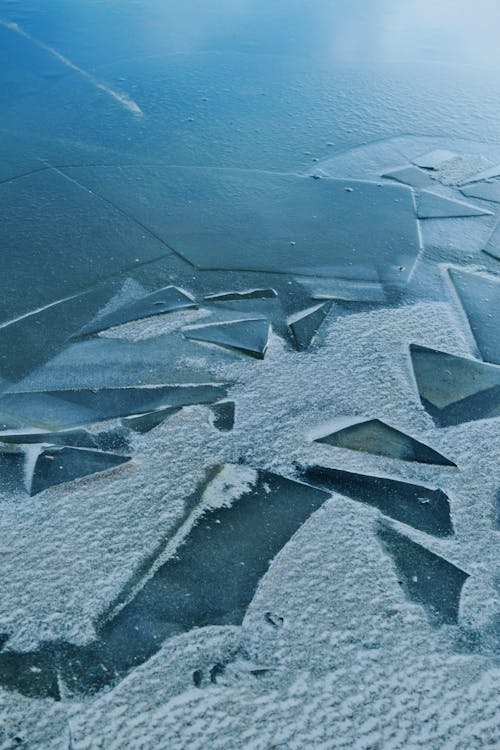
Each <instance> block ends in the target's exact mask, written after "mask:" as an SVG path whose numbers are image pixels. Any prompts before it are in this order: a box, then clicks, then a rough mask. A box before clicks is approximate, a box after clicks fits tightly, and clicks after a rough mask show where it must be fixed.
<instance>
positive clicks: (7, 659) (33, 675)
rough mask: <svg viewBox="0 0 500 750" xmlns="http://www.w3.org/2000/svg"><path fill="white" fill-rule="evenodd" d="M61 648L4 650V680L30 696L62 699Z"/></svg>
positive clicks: (0, 664)
mask: <svg viewBox="0 0 500 750" xmlns="http://www.w3.org/2000/svg"><path fill="white" fill-rule="evenodd" d="M57 656H58V655H57V649H53V648H51V647H47V646H42V647H41V648H40V649H39V650H38V651H31V652H26V653H23V652H18V651H8V650H2V651H0V683H1V684H2V686H3V687H4V688H6V689H7V690H16V691H17V692H19V693H22V695H25V696H27V697H28V698H52V700H56V701H59V700H60V699H61V696H60V692H59V681H58V674H57Z"/></svg>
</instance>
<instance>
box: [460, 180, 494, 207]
mask: <svg viewBox="0 0 500 750" xmlns="http://www.w3.org/2000/svg"><path fill="white" fill-rule="evenodd" d="M460 192H461V193H463V194H464V195H466V196H467V197H468V198H480V199H481V200H483V201H492V202H493V203H500V180H495V182H475V183H474V184H473V185H468V186H467V187H464V188H461V190H460Z"/></svg>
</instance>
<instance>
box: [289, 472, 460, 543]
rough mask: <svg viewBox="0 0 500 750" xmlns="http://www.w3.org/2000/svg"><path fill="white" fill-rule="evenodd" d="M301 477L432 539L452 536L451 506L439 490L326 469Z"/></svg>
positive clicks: (306, 473) (304, 473)
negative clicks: (369, 506) (374, 508)
mask: <svg viewBox="0 0 500 750" xmlns="http://www.w3.org/2000/svg"><path fill="white" fill-rule="evenodd" d="M303 476H304V477H305V478H306V480H307V481H308V482H311V483H312V484H314V485H318V486H320V487H324V488H325V489H328V490H331V491H334V492H338V493H340V494H341V495H346V496H347V497H350V498H352V499H353V500H358V501H359V502H362V503H367V504H368V505H373V506H375V507H376V508H378V509H379V510H380V511H381V512H382V513H384V514H385V515H387V516H390V517H391V518H395V519H396V520H397V521H402V522H403V523H406V524H408V525H409V526H413V527H414V528H416V529H420V531H426V532H427V533H428V534H434V536H450V534H453V526H452V523H451V517H450V505H449V501H448V497H447V496H446V494H445V493H444V492H443V491H442V490H439V489H437V490H431V489H429V488H428V487H423V486H422V485H419V484H409V483H408V482H401V481H399V480H396V479H386V478H383V477H374V476H368V475H366V474H355V473H354V472H351V471H342V470H340V469H330V468H328V467H325V466H310V467H308V468H307V469H305V470H304V471H303Z"/></svg>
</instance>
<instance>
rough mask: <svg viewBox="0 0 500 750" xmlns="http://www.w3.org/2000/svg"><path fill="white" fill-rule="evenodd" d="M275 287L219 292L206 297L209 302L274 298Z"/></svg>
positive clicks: (275, 294)
mask: <svg viewBox="0 0 500 750" xmlns="http://www.w3.org/2000/svg"><path fill="white" fill-rule="evenodd" d="M277 296H278V295H277V293H276V292H275V290H274V289H247V290H245V291H242V292H219V293H217V294H209V295H207V296H206V297H205V300H206V301H207V302H239V301H240V300H247V299H274V298H275V297H277Z"/></svg>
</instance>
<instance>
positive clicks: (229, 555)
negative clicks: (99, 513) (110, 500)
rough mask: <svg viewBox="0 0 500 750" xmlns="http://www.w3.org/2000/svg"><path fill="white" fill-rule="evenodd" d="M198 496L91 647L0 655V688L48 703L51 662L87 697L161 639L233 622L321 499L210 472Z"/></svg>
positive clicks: (302, 490) (271, 477)
mask: <svg viewBox="0 0 500 750" xmlns="http://www.w3.org/2000/svg"><path fill="white" fill-rule="evenodd" d="M62 450H63V451H64V450H71V449H62ZM72 450H73V452H75V451H76V449H72ZM115 458H116V457H115ZM218 476H219V479H218V478H217V477H218ZM231 482H232V484H231ZM224 488H229V491H228V490H227V489H224ZM221 490H222V492H223V493H224V492H225V493H226V494H225V495H224V494H221ZM200 492H201V494H202V495H205V497H206V499H207V500H208V502H209V505H208V508H209V509H208V510H207V509H206V508H205V512H203V511H202V512H200V511H199V509H198V506H197V504H198V503H199V501H200V497H196V496H195V497H194V498H193V499H192V500H191V506H192V507H193V512H194V514H195V515H194V516H193V517H192V518H191V519H190V518H188V520H187V522H186V524H185V529H184V535H183V536H180V538H179V541H182V544H179V546H178V548H176V546H175V545H174V546H173V547H171V548H166V545H164V546H163V548H162V549H161V550H159V551H158V553H157V556H156V559H153V560H150V565H151V566H152V570H151V571H150V572H149V573H147V572H146V576H145V578H144V573H143V574H142V575H143V578H144V580H143V584H142V586H141V587H140V588H138V589H137V590H136V591H135V594H134V595H133V596H132V598H130V599H127V598H124V599H122V601H121V602H120V605H121V606H115V612H114V614H111V617H110V619H109V620H107V621H106V622H104V623H103V624H102V625H101V627H100V628H99V630H98V640H97V641H95V643H92V644H89V645H88V646H83V647H77V646H73V645H70V644H64V643H63V644H60V643H59V644H53V645H49V644H47V645H43V646H42V647H41V648H40V649H39V650H38V651H36V652H32V653H15V652H10V653H7V652H5V651H4V652H0V683H2V684H4V685H6V686H7V687H9V688H10V689H12V688H15V689H16V690H19V691H20V692H24V693H27V694H29V695H47V694H48V693H49V692H50V691H51V690H52V691H53V690H54V687H53V685H54V682H53V675H54V670H55V666H54V665H55V664H57V668H58V673H59V675H60V679H62V681H63V683H64V684H65V685H66V686H67V688H68V689H69V690H70V692H73V693H87V692H95V691H97V690H99V689H100V688H102V687H104V686H105V685H109V684H110V683H114V682H116V681H118V680H119V679H120V678H122V677H124V676H125V675H126V674H127V673H128V672H129V671H130V670H131V669H132V668H133V667H135V666H137V665H139V664H141V663H142V662H144V661H145V660H146V659H148V658H150V657H151V656H152V655H153V654H154V653H155V652H156V651H158V650H159V648H160V647H161V645H162V643H163V642H164V640H165V639H167V638H169V637H172V636H174V635H176V634H179V633H182V632H184V631H186V630H190V629H192V628H194V627H202V626H205V625H215V624H240V623H241V622H242V620H243V617H244V614H245V611H246V608H247V607H248V604H249V603H250V601H251V599H252V597H253V595H254V592H255V589H256V587H257V585H258V583H259V580H260V579H261V578H262V576H263V575H264V574H265V572H266V570H267V569H268V567H269V564H270V562H271V560H272V559H273V557H274V556H275V555H276V554H277V553H278V552H279V551H280V550H281V548H282V547H283V546H284V545H285V544H286V542H287V541H288V540H289V539H290V537H291V536H292V535H293V534H294V533H295V532H296V530H297V529H298V528H299V527H300V526H301V525H302V524H303V523H304V522H305V521H306V520H307V518H308V517H309V516H310V515H311V514H312V513H314V511H316V510H317V509H318V508H319V507H321V505H322V504H323V503H324V502H325V500H327V499H328V493H327V492H324V491H323V490H320V489H317V488H314V487H311V486H309V485H306V484H302V483H300V482H297V481H293V480H290V479H287V478H285V477H282V476H279V475H276V474H272V473H270V472H266V471H260V472H258V474H257V473H255V472H253V473H252V472H249V470H248V469H245V468H244V467H234V468H232V469H231V467H226V469H225V473H224V471H223V472H222V473H221V469H220V467H217V468H216V469H215V471H212V472H211V473H210V474H209V478H208V484H206V485H204V486H202V487H201V488H200ZM210 504H212V507H211V508H210ZM180 531H181V532H182V531H183V529H182V528H181V529H180ZM166 549H167V550H169V554H168V555H167V559H166V560H165V561H163V560H162V553H165V550H166ZM45 661H47V662H48V664H49V668H48V676H47V677H46V678H43V677H41V678H40V679H39V680H38V681H35V680H33V681H30V680H29V672H30V671H31V669H32V666H33V665H34V664H38V663H39V662H43V663H45ZM50 665H52V666H50Z"/></svg>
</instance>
